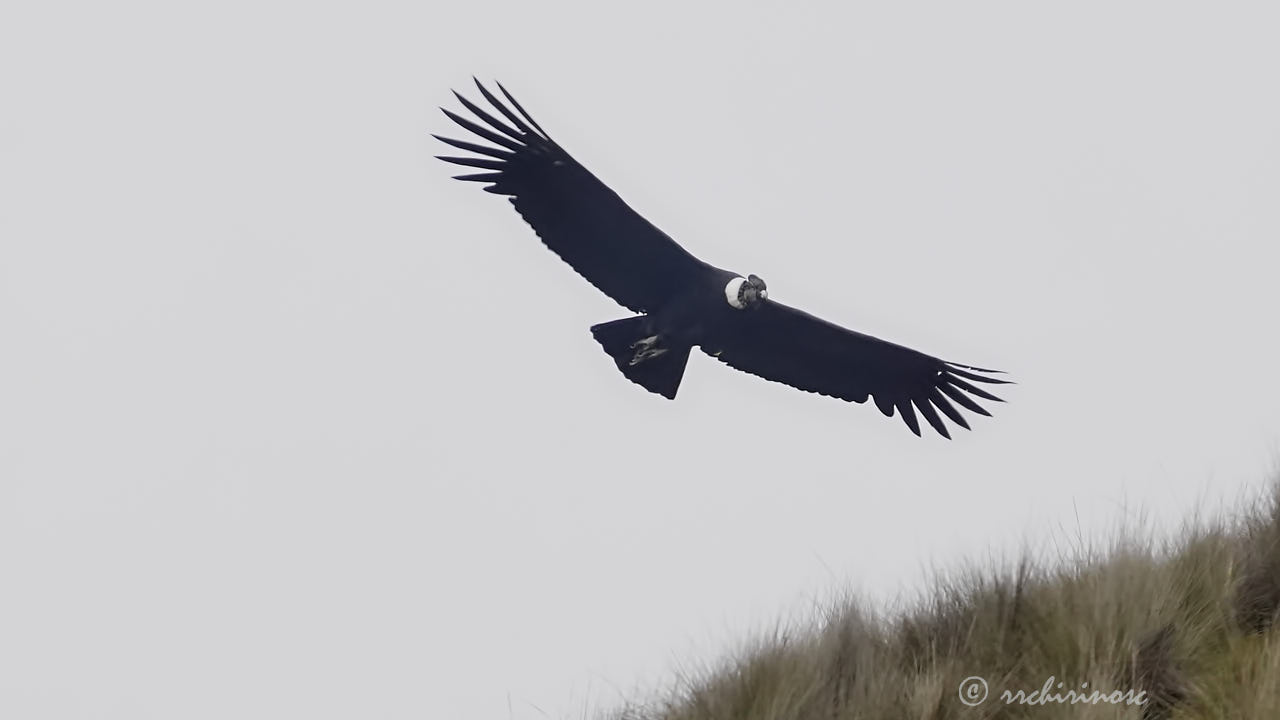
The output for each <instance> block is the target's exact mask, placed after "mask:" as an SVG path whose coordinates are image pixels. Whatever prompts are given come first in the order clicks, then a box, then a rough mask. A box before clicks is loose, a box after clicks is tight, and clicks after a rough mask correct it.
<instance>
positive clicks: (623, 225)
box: [434, 80, 706, 312]
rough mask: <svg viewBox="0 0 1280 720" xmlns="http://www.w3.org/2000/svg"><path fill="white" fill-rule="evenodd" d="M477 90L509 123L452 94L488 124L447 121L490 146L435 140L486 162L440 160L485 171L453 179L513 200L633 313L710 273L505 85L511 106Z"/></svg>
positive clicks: (564, 254) (552, 243)
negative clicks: (553, 133) (588, 166)
mask: <svg viewBox="0 0 1280 720" xmlns="http://www.w3.org/2000/svg"><path fill="white" fill-rule="evenodd" d="M476 87H478V88H479V89H480V94H481V95H483V96H484V98H485V100H487V101H489V104H491V105H492V106H493V107H494V109H495V110H497V111H498V112H499V113H501V114H502V115H503V117H505V118H506V120H507V121H508V122H503V121H502V120H499V119H498V118H496V117H494V116H493V115H491V114H490V113H488V112H486V111H485V110H484V109H482V108H480V107H479V106H477V105H476V104H474V103H472V102H471V101H469V100H467V99H466V98H464V97H463V96H462V95H459V94H458V93H456V92H455V93H454V95H457V97H458V100H459V102H461V103H462V105H463V107H465V108H466V109H468V110H470V111H471V112H472V113H473V114H474V115H475V116H476V118H477V119H478V120H479V121H480V123H484V124H483V125H482V124H480V123H478V122H474V121H472V120H468V119H466V118H464V117H461V116H459V115H456V114H454V113H452V112H449V111H448V110H444V108H441V109H442V110H444V114H445V115H448V116H449V118H450V119H451V120H453V121H454V122H456V123H458V124H459V125H461V126H462V127H463V128H465V129H467V130H470V131H471V132H473V133H475V134H476V135H478V136H479V137H481V138H483V139H485V140H488V141H489V142H490V143H493V145H481V144H477V143H472V142H466V141H463V140H453V139H451V138H446V137H440V136H439V135H435V136H434V137H435V138H436V139H438V140H441V141H442V142H445V143H448V144H449V145H452V146H454V147H456V148H459V149H461V150H467V151H469V152H473V153H477V154H479V155H481V156H483V157H445V156H437V157H439V158H440V159H441V160H444V161H446V162H451V163H454V164H457V165H465V166H469V167H474V168H480V169H482V170H485V171H487V172H481V173H474V174H470V175H457V176H455V177H456V178H457V179H459V180H469V181H473V182H482V183H489V185H488V186H486V187H485V188H484V189H485V190H487V191H488V192H491V193H495V194H498V195H509V196H510V198H509V199H510V200H511V204H512V205H515V208H516V211H517V212H519V213H520V215H521V216H522V217H523V218H524V219H525V221H526V222H528V223H529V225H530V226H532V227H533V230H534V232H536V233H537V234H538V237H540V238H542V241H543V242H544V243H546V245H547V247H549V248H551V250H553V251H554V252H555V253H556V254H557V255H559V256H560V257H561V258H563V259H564V260H565V262H567V263H569V265H571V266H572V267H573V269H574V270H577V271H578V273H579V274H581V275H582V276H583V277H584V278H586V279H587V281H588V282H590V283H591V284H592V285H595V286H596V287H597V288H599V289H600V290H601V291H602V292H604V293H605V294H606V295H608V296H609V297H611V298H613V299H614V300H616V301H618V302H619V303H621V304H622V305H625V306H626V307H628V308H630V309H631V310H633V311H636V312H644V311H647V310H652V309H653V308H655V307H657V306H659V305H661V304H662V303H663V302H664V301H666V300H667V299H669V298H670V297H671V296H672V295H674V294H675V293H676V292H677V291H678V290H679V289H680V288H681V287H682V286H684V285H685V284H686V283H689V282H693V278H694V277H696V274H697V273H698V272H699V271H700V270H701V269H702V268H704V267H706V266H705V265H704V264H703V263H702V262H701V261H700V260H698V259H697V258H695V257H694V256H693V255H690V254H689V253H688V252H687V251H685V249H684V248H682V247H680V246H679V245H677V244H676V242H675V241H674V240H672V239H671V238H670V237H668V236H667V235H666V234H665V233H663V232H662V231H661V230H659V229H658V228H656V227H654V226H653V225H652V224H650V223H649V221H648V220H645V219H644V218H642V217H640V215H639V214H638V213H637V212H636V211H634V210H632V209H631V208H629V207H627V204H626V203H624V202H622V198H620V197H618V195H617V193H615V192H613V191H612V190H610V189H609V188H608V186H606V185H605V184H604V183H602V182H600V181H599V180H598V179H596V176H594V175H592V174H591V173H590V172H588V171H587V169H586V168H584V167H583V166H582V165H580V164H578V161H576V160H574V159H573V158H572V157H570V156H569V153H567V152H565V151H564V149H563V148H561V147H560V146H559V145H557V144H556V143H555V142H554V141H553V140H552V139H551V137H550V136H549V135H547V133H546V131H544V130H543V129H542V128H541V127H539V126H538V123H536V122H534V121H533V118H531V117H529V114H528V113H526V112H525V111H524V108H522V107H520V103H518V102H516V99H515V98H513V97H511V94H510V93H508V92H507V91H506V89H505V88H503V87H502V85H501V84H499V85H498V89H499V90H501V91H502V94H503V95H504V96H505V97H506V99H507V101H508V102H509V103H510V107H508V106H507V105H505V104H503V103H502V102H501V101H500V100H498V99H497V98H496V97H494V96H493V94H492V93H490V92H489V91H488V90H487V89H486V88H485V87H484V86H483V85H481V84H480V81H478V80H477V81H476ZM512 108H514V112H513V111H512ZM486 125H487V126H488V127H486Z"/></svg>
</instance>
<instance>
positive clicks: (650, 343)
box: [628, 335, 667, 365]
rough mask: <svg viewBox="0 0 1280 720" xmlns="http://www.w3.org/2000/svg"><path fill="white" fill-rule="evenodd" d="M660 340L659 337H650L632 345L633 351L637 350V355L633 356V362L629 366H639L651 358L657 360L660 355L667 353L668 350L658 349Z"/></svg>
mask: <svg viewBox="0 0 1280 720" xmlns="http://www.w3.org/2000/svg"><path fill="white" fill-rule="evenodd" d="M660 340H661V338H660V337H658V336H657V335H650V336H649V337H647V338H644V339H643V340H637V341H635V342H633V343H631V349H632V350H635V351H636V352H635V355H633V356H631V362H630V363H628V364H630V365H639V364H640V363H642V362H644V361H645V360H649V359H650V358H656V357H658V356H659V355H662V354H664V353H666V352H667V348H664V347H657V345H658V342H659V341H660Z"/></svg>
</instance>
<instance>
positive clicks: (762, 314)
mask: <svg viewBox="0 0 1280 720" xmlns="http://www.w3.org/2000/svg"><path fill="white" fill-rule="evenodd" d="M703 351H704V352H706V353H707V354H708V355H711V356H712V357H715V358H716V359H718V360H720V361H721V362H724V363H725V364H727V365H729V366H730V367H734V368H737V369H738V370H742V371H743V372H748V373H751V374H752V375H758V376H760V377H762V378H764V379H766V380H773V381H775V382H780V383H783V384H786V385H790V386H791V387H794V388H799V389H800V390H806V391H808V392H814V393H819V394H822V395H829V396H831V397H836V398H840V399H841V400H847V401H849V402H856V403H864V402H866V401H867V398H868V397H872V398H874V399H875V403H876V407H878V408H880V412H882V413H884V414H885V416H886V417H892V416H893V414H894V411H895V409H896V410H897V412H898V414H899V415H900V416H901V417H902V421H903V422H905V423H906V424H907V427H908V428H910V429H911V432H913V433H915V434H916V435H919V434H920V422H919V420H917V419H916V411H917V410H918V411H919V413H920V414H921V415H923V416H924V419H925V420H927V421H928V423H929V424H930V425H932V426H933V429H934V430H937V431H938V433H939V434H940V435H942V436H943V437H946V438H950V437H951V434H950V432H948V430H947V426H946V424H945V423H944V422H943V421H942V418H941V417H940V416H939V415H938V412H939V411H941V413H942V414H943V415H945V416H947V418H949V419H950V420H951V421H952V422H953V423H955V424H956V425H959V426H960V427H962V428H965V429H966V430H968V429H969V423H968V422H967V421H966V420H965V418H964V416H963V415H962V414H961V413H960V411H959V410H957V409H956V407H955V405H952V402H954V403H955V404H957V405H960V406H961V407H963V408H965V409H967V410H970V411H972V412H975V413H978V414H979V415H988V416H989V415H990V414H991V413H989V412H987V411H986V409H985V408H983V407H982V406H981V405H979V404H978V403H977V402H975V401H974V399H973V398H974V397H978V398H982V399H984V400H991V401H994V402H1003V401H1002V400H1001V399H1000V398H998V397H996V396H995V395H993V394H991V393H989V392H987V391H986V390H984V389H982V388H980V387H978V386H976V385H974V384H973V383H972V382H970V381H973V382H979V383H992V384H1007V383H1008V382H1009V381H1007V380H1000V379H997V378H993V377H991V375H992V374H999V372H1000V371H998V370H984V369H982V368H975V367H969V366H967V365H958V364H956V363H949V362H946V361H944V360H939V359H938V358H936V357H932V356H930V355H926V354H924V353H922V352H918V351H916V350H912V349H910V348H905V347H902V346H901V345H895V344H893V343H891V342H886V341H884V340H881V339H879V338H874V337H871V336H870V335H864V334H862V333H859V332H854V331H853V330H847V329H845V328H842V327H840V326H839V325H835V324H833V323H829V322H827V321H826V320H822V319H820V318H817V317H814V316H813V315H810V314H809V313H806V312H804V311H801V310H797V309H795V308H792V307H787V306H786V305H783V304H781V303H778V302H774V301H773V300H768V301H766V302H765V303H764V304H762V305H761V306H760V307H759V308H757V309H755V310H751V311H745V312H736V313H733V314H732V315H731V316H730V318H729V319H728V320H726V321H725V324H724V326H723V327H721V328H719V329H718V331H717V333H716V342H715V344H714V345H713V346H704V347H703ZM971 396H972V397H971Z"/></svg>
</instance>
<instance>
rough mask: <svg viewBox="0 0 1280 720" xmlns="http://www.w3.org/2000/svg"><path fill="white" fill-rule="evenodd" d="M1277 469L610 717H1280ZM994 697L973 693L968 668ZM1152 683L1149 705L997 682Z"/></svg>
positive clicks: (757, 651)
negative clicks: (1142, 533) (1220, 495)
mask: <svg viewBox="0 0 1280 720" xmlns="http://www.w3.org/2000/svg"><path fill="white" fill-rule="evenodd" d="M1278 614H1280V483H1277V484H1276V487H1275V490H1274V491H1273V492H1272V493H1271V494H1269V495H1268V496H1267V497H1266V498H1264V499H1262V500H1260V501H1259V502H1257V503H1254V504H1253V505H1252V507H1251V508H1249V509H1248V510H1246V511H1245V512H1244V513H1242V514H1241V515H1239V516H1237V517H1234V518H1227V519H1220V520H1215V521H1211V522H1204V521H1200V520H1197V521H1195V522H1193V523H1189V524H1188V526H1187V529H1186V530H1185V531H1184V532H1183V533H1181V534H1180V536H1179V537H1177V538H1176V539H1174V540H1171V541H1167V542H1164V543H1156V542H1154V541H1152V540H1149V539H1145V538H1142V537H1136V536H1134V535H1133V534H1127V535H1123V536H1121V537H1120V538H1119V539H1117V540H1115V541H1113V542H1112V543H1111V544H1110V545H1109V546H1108V547H1106V548H1103V549H1101V550H1096V549H1081V550H1078V551H1076V552H1074V554H1073V555H1072V556H1071V557H1068V558H1058V559H1057V561H1056V562H1049V561H1045V560H1032V559H1029V558H1027V559H1023V560H1021V561H1020V562H1017V563H1015V564H1013V565H1012V566H1011V567H1004V568H996V569H989V568H986V569H984V568H977V567H971V568H967V569H965V570H963V571H961V572H959V573H956V574H955V575H953V576H951V577H944V578H941V579H940V580H939V581H938V582H937V583H936V585H935V587H934V589H933V590H932V591H931V592H930V594H929V595H928V596H927V597H925V598H923V599H922V600H920V601H918V602H916V603H913V604H912V605H911V606H909V607H907V608H905V609H903V610H901V611H899V612H896V613H891V614H885V613H876V612H874V611H871V610H868V609H867V608H865V607H863V606H861V605H860V604H859V603H858V602H856V600H848V601H844V602H841V603H839V604H838V605H837V606H836V607H834V608H833V609H832V610H831V611H830V612H829V613H828V614H827V616H826V617H824V618H822V619H821V620H820V621H819V622H816V623H814V624H813V625H812V626H811V627H804V628H798V629H793V630H785V629H777V630H775V631H774V632H772V633H770V634H769V635H768V636H766V637H764V638H761V639H759V640H757V641H755V642H754V643H752V644H751V646H750V647H748V648H746V649H745V650H744V651H742V652H741V653H739V654H738V655H737V656H736V657H734V658H733V659H731V660H730V661H729V662H727V663H725V664H724V665H723V666H721V667H719V668H716V669H714V670H712V671H708V672H703V673H698V674H695V675H691V676H686V677H683V678H681V679H680V680H679V682H678V683H677V687H675V688H674V689H673V690H672V691H671V693H670V695H669V696H668V697H665V698H662V699H660V700H657V701H652V702H648V703H642V704H635V705H632V706H629V707H626V708H624V709H622V710H619V711H615V712H614V713H612V715H611V717H612V718H614V719H615V720H811V719H812V720H819V719H821V720H855V719H856V720H879V719H881V718H884V719H886V720H932V719H937V720H943V719H947V718H1037V719H1041V720H1053V719H1058V718H1073V719H1092V718H1135V719H1136V718H1141V719H1142V720H1163V719H1164V718H1171V719H1180V718H1188V719H1189V718H1239V719H1242V720H1244V719H1249V720H1252V719H1255V718H1256V719H1258V720H1280V628H1274V627H1273V626H1274V625H1275V621H1276V619H1277V616H1278ZM970 676H979V677H981V678H983V679H984V680H985V681H986V683H987V685H988V687H989V695H988V696H987V698H986V700H985V701H984V702H981V703H979V704H976V705H973V706H969V705H966V704H965V703H963V702H961V698H960V690H959V688H960V685H961V682H962V681H963V680H964V679H965V678H967V677H970ZM1050 677H1053V678H1056V679H1057V681H1060V682H1062V683H1063V685H1062V686H1061V687H1054V688H1051V690H1052V691H1053V692H1057V693H1065V692H1066V691H1067V690H1076V691H1080V690H1081V684H1082V683H1085V682H1087V683H1088V686H1087V689H1085V691H1084V692H1086V693H1088V692H1091V691H1093V690H1098V691H1100V692H1102V693H1111V692H1112V691H1120V692H1124V691H1126V690H1131V691H1133V692H1134V693H1137V692H1139V691H1141V692H1144V693H1145V698H1146V702H1145V703H1143V704H1142V705H1132V704H1130V705H1125V704H1111V703H1106V702H1098V703H1095V704H1089V703H1076V704H1062V703H1057V702H1048V703H1041V704H1027V703H1020V702H1017V701H1005V700H1003V699H1002V698H1001V693H1002V692H1004V691H1006V690H1008V691H1009V692H1010V693H1014V692H1017V691H1019V690H1022V691H1024V695H1023V697H1030V698H1033V699H1034V698H1038V697H1039V696H1036V695H1031V693H1032V692H1033V691H1036V690H1039V689H1040V688H1041V687H1042V686H1043V685H1044V684H1045V681H1046V680H1048V679H1049V678H1050Z"/></svg>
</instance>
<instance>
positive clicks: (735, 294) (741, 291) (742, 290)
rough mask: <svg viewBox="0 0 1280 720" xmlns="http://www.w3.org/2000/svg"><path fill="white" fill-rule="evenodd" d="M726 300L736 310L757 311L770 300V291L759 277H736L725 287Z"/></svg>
mask: <svg viewBox="0 0 1280 720" xmlns="http://www.w3.org/2000/svg"><path fill="white" fill-rule="evenodd" d="M724 299H725V300H728V301H729V307H731V308H733V309H734V310H755V309H756V308H758V307H760V305H762V304H763V303H764V301H765V300H768V299H769V290H768V288H766V287H765V284H764V280H763V279H761V278H760V276H758V275H748V276H747V277H745V278H740V277H736V278H734V279H732V280H730V281H729V284H728V285H725V286H724Z"/></svg>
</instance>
